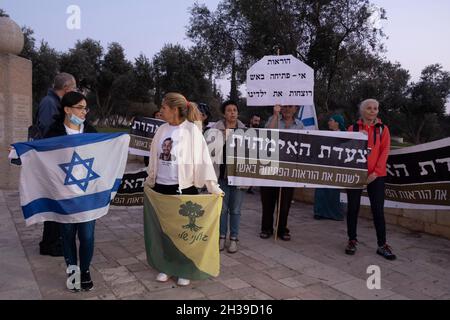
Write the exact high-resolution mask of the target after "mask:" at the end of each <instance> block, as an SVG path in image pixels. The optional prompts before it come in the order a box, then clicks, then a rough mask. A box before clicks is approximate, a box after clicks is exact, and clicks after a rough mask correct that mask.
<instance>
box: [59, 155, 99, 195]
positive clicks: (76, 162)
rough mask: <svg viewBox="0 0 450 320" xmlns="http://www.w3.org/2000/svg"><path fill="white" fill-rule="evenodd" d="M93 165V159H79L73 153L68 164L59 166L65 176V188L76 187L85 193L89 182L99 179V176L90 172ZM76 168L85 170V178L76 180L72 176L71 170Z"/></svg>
mask: <svg viewBox="0 0 450 320" xmlns="http://www.w3.org/2000/svg"><path fill="white" fill-rule="evenodd" d="M93 164H94V158H89V159H85V160H83V159H81V157H80V156H79V155H78V153H76V151H74V152H73V155H72V160H71V161H70V162H69V163H63V164H60V165H59V167H60V168H61V169H62V170H63V171H64V173H65V174H66V179H65V180H64V185H65V186H70V185H74V184H75V185H77V186H78V187H79V188H80V189H81V190H83V191H85V192H86V189H87V187H88V185H89V181H92V180H95V179H98V178H100V176H99V175H98V174H97V173H96V172H94V170H92V165H93ZM76 166H82V167H84V168H86V170H87V172H86V177H85V178H83V179H77V178H76V177H75V176H74V175H73V170H74V169H75V167H76Z"/></svg>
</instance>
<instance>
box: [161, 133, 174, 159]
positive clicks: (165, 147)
mask: <svg viewBox="0 0 450 320" xmlns="http://www.w3.org/2000/svg"><path fill="white" fill-rule="evenodd" d="M172 146H173V140H172V138H167V139H165V140H164V141H163V143H162V144H161V149H162V152H161V154H160V155H159V159H160V160H163V161H175V156H174V155H173V154H172V153H171V151H172Z"/></svg>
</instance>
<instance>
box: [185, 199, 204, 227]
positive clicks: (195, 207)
mask: <svg viewBox="0 0 450 320" xmlns="http://www.w3.org/2000/svg"><path fill="white" fill-rule="evenodd" d="M204 213H205V210H202V206H201V205H199V204H198V203H194V202H192V201H188V202H186V203H183V204H182V205H181V206H180V211H179V214H180V215H182V216H183V217H188V218H189V224H187V225H184V226H183V229H189V230H191V231H194V232H197V231H198V230H200V229H201V228H202V227H199V226H197V225H196V224H195V219H197V218H199V217H201V216H203V214H204Z"/></svg>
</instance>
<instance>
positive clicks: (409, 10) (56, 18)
mask: <svg viewBox="0 0 450 320" xmlns="http://www.w3.org/2000/svg"><path fill="white" fill-rule="evenodd" d="M198 1H199V2H200V3H205V4H206V5H207V6H208V7H209V8H210V9H212V10H214V9H215V8H216V7H217V4H218V3H219V1H220V0H198ZM194 2H195V1H193V0H127V1H122V0H95V1H91V0H89V1H88V0H40V1H35V0H0V8H2V9H4V10H5V11H6V12H7V13H8V14H9V15H10V17H11V18H12V19H13V20H15V21H16V22H17V23H18V24H19V25H20V26H23V25H27V26H29V27H31V28H32V29H33V30H34V32H35V38H36V40H37V41H40V40H41V39H44V40H45V41H47V42H48V43H49V45H50V46H51V47H53V48H56V49H57V50H59V51H66V50H67V49H69V48H72V47H73V45H74V44H75V42H76V40H78V39H85V38H88V37H89V38H92V39H94V40H100V42H101V44H102V45H103V47H105V48H106V47H107V45H108V43H111V42H113V41H115V42H119V43H120V44H121V45H122V46H123V47H124V48H125V53H126V55H127V58H128V59H130V60H133V59H134V58H135V57H137V56H138V55H139V54H140V53H144V54H145V55H146V56H147V57H149V58H151V57H153V55H154V54H155V53H157V52H158V51H159V50H161V48H162V47H163V46H164V44H168V43H172V44H176V43H179V44H181V45H183V46H189V45H191V42H190V41H189V40H188V39H187V37H186V26H187V25H188V24H189V13H188V11H189V8H190V7H191V6H192V5H193V3H194ZM371 2H372V3H373V4H374V5H376V6H378V7H382V8H384V9H386V11H387V18H388V19H387V20H385V21H382V22H381V26H382V28H383V30H384V33H385V34H386V35H387V36H388V39H386V40H384V43H385V46H386V49H387V51H386V53H385V54H384V55H385V56H386V58H387V59H388V60H390V61H392V62H394V61H398V62H400V64H401V65H402V67H403V68H405V69H407V70H409V72H410V75H411V79H412V81H417V80H418V79H419V77H420V73H421V71H422V69H423V68H424V67H425V66H427V65H430V64H433V63H440V64H442V65H443V67H444V69H445V70H448V71H450V41H449V39H450V0H432V1H423V0H409V1H408V0H372V1H371ZM71 5H76V6H78V7H79V8H80V10H81V19H80V22H81V25H80V28H79V29H69V28H67V20H68V19H69V18H70V16H71V13H67V9H68V7H69V6H71ZM220 84H221V86H222V91H225V92H226V91H227V90H228V88H229V86H228V84H227V83H226V81H221V82H220ZM447 111H448V112H450V104H449V105H448V108H447Z"/></svg>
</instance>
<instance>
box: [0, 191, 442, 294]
mask: <svg viewBox="0 0 450 320" xmlns="http://www.w3.org/2000/svg"><path fill="white" fill-rule="evenodd" d="M2 201H3V202H2ZM243 211H245V214H244V212H243V215H242V219H241V236H240V243H239V244H240V245H239V251H238V252H237V253H235V254H229V253H227V252H222V253H221V255H220V257H221V270H220V274H219V276H218V277H217V278H210V279H207V280H203V281H192V283H191V285H190V286H188V287H184V288H181V287H178V286H177V285H176V278H173V279H171V280H169V281H168V282H166V283H159V282H157V281H156V280H155V277H156V275H157V274H158V271H157V270H154V269H153V268H151V267H150V266H149V265H148V263H147V256H146V252H145V243H144V238H143V235H144V231H143V221H142V220H143V219H142V208H125V209H124V208H114V207H112V208H111V212H110V214H108V215H107V216H105V217H103V218H101V219H99V221H98V224H97V226H96V243H95V252H94V258H93V261H92V268H91V272H92V277H93V280H94V285H95V289H94V290H93V291H91V292H86V293H82V294H73V293H72V292H69V291H68V290H67V288H66V286H65V281H66V275H65V262H64V259H63V258H62V257H58V258H54V257H49V256H40V255H39V246H38V243H39V241H40V240H41V237H42V224H36V225H33V226H30V227H26V226H25V224H24V221H23V216H22V212H21V208H20V205H19V197H18V193H17V192H10V191H7V192H5V191H2V190H0V251H1V258H0V270H2V272H0V299H58V300H60V299H63V300H74V299H101V300H103V299H107V300H114V299H133V300H137V299H180V300H203V299H217V300H219V299H220V300H247V299H258V300H263V299H301V300H309V299H314V300H317V299H340V300H341V299H380V300H382V299H386V300H407V299H443V300H445V299H447V300H449V299H450V294H449V292H450V249H449V248H450V246H449V244H450V241H449V240H447V239H442V238H437V237H434V236H430V235H425V234H421V233H414V232H410V231H408V230H406V229H404V228H401V227H396V226H388V235H389V242H390V244H392V245H393V248H394V250H395V253H397V254H398V259H397V260H396V261H392V262H391V261H387V260H385V259H383V258H381V257H379V256H378V255H376V254H375V250H376V236H375V231H374V227H373V222H372V221H370V220H367V219H365V218H363V217H361V218H360V219H359V221H358V237H359V240H360V246H359V247H358V252H357V254H356V255H355V256H351V257H350V256H347V255H345V254H344V252H343V250H344V246H345V242H346V226H345V223H340V222H338V223H336V222H333V221H316V220H314V219H313V218H312V206H311V205H306V204H301V203H297V202H296V203H294V204H293V205H292V209H291V212H290V214H289V228H290V229H291V233H292V235H293V238H292V241H290V242H283V241H274V239H273V238H270V239H267V240H264V239H261V238H259V228H260V222H261V204H260V199H259V195H255V196H250V197H248V198H246V201H245V203H244V209H243ZM370 265H377V266H379V267H380V268H381V286H382V290H369V289H367V286H366V280H367V278H368V276H369V274H368V273H367V267H368V266H370Z"/></svg>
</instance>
